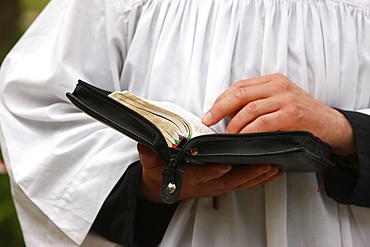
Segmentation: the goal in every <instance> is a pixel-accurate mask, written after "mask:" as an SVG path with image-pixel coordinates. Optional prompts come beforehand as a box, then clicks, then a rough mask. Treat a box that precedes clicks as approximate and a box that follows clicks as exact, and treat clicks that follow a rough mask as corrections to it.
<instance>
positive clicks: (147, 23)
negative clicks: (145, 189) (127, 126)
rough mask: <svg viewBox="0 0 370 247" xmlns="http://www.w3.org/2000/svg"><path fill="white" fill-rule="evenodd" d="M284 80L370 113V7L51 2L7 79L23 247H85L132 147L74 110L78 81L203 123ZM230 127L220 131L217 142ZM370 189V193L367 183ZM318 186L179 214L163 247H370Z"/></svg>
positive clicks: (131, 157) (290, 2)
mask: <svg viewBox="0 0 370 247" xmlns="http://www.w3.org/2000/svg"><path fill="white" fill-rule="evenodd" d="M277 72H278V73H282V74H284V75H286V76H287V77H288V78H289V79H291V80H292V81H293V82H294V83H296V84H297V85H299V86H300V87H301V88H303V89H304V90H305V91H307V92H308V93H310V94H311V95H313V96H314V97H315V98H317V99H318V100H320V101H321V102H323V103H325V104H327V105H329V106H332V107H337V108H341V109H347V110H356V111H359V112H363V113H365V114H370V1H368V0H343V1H342V0H105V1H103V0H78V1H66V0H53V1H51V2H50V3H49V5H48V6H47V7H46V9H45V10H44V11H43V13H42V14H41V15H40V16H39V17H38V19H37V20H36V21H35V23H34V24H33V25H32V26H31V28H30V29H29V30H28V31H27V32H26V34H25V35H24V36H23V37H22V39H21V40H20V41H19V43H18V44H17V45H16V46H15V47H14V49H13V50H12V51H11V52H10V54H9V55H8V57H7V58H6V60H5V61H4V63H3V65H2V69H1V72H0V91H1V103H0V140H1V148H2V149H3V152H4V158H5V161H6V164H7V169H8V173H9V175H10V178H11V183H12V192H13V195H14V200H15V203H16V207H17V211H18V214H19V219H20V222H21V226H22V230H23V232H24V236H25V241H26V243H27V246H78V245H80V244H81V243H82V241H83V240H84V238H85V237H86V235H87V233H88V231H89V228H90V226H91V224H92V222H93V221H94V218H95V216H96V215H97V213H98V211H99V209H100V207H101V205H102V203H103V202H104V200H105V198H106V197H107V196H108V194H109V192H110V191H111V189H112V188H113V186H114V185H115V183H116V182H117V181H118V179H119V178H120V177H121V176H122V174H123V173H124V172H125V170H126V168H127V167H128V165H129V164H130V163H132V162H133V161H135V160H137V159H138V157H137V151H136V144H135V143H134V142H133V141H131V140H129V139H128V138H126V137H124V136H123V135H120V134H117V132H116V131H114V130H112V129H110V128H109V127H106V126H104V125H102V124H100V123H98V122H97V121H95V120H93V119H92V118H90V117H88V116H86V115H85V114H84V113H81V112H80V111H79V110H77V109H76V108H75V107H74V106H72V105H71V104H70V102H69V101H68V100H67V98H66V97H65V93H66V92H70V91H72V90H73V89H74V87H75V84H76V82H77V80H78V79H83V80H86V81H88V82H91V83H94V84H95V85H97V86H99V87H102V88H105V89H107V90H112V91H113V90H125V89H128V90H130V91H132V92H133V93H135V94H138V95H140V96H142V97H146V98H149V99H153V100H167V101H171V102H174V103H176V104H178V105H181V106H183V107H185V108H187V109H188V110H190V111H192V112H193V113H194V114H196V115H198V116H202V114H204V113H205V112H206V111H207V110H208V109H209V108H210V107H211V105H212V103H213V102H214V100H215V99H216V98H217V96H218V95H220V94H221V93H222V92H223V91H224V90H226V89H227V88H228V87H229V86H230V85H231V84H232V83H235V82H236V81H238V80H241V79H246V78H251V77H255V76H259V75H266V74H270V73H277ZM225 126H226V122H221V123H219V124H217V126H216V128H218V130H219V131H223V130H224V129H225ZM369 182H370V181H369ZM317 187H318V181H317V178H316V176H315V175H314V174H287V175H285V176H284V177H283V178H282V179H280V180H278V181H275V182H273V183H271V184H269V185H266V186H263V187H258V188H255V189H252V190H247V191H240V192H235V193H229V194H226V195H223V196H220V197H219V209H218V210H217V211H216V210H214V209H213V208H212V199H211V198H203V199H191V200H186V201H183V202H182V203H181V204H180V206H179V208H178V210H177V211H176V213H175V215H174V217H173V219H172V221H171V223H170V225H169V227H168V229H167V232H166V234H165V236H164V239H163V242H162V244H161V245H162V246H197V247H199V246H269V247H275V246H276V247H280V246H281V247H285V246H289V247H291V246H293V247H296V246H316V247H319V246H323V247H330V246H333V247H338V246H343V247H349V246H355V247H356V246H370V234H369V232H370V209H368V208H361V207H356V206H346V205H341V204H338V203H336V202H335V201H334V200H332V199H331V198H329V197H327V196H326V194H325V192H324V190H322V191H321V192H319V193H318V192H316V191H317Z"/></svg>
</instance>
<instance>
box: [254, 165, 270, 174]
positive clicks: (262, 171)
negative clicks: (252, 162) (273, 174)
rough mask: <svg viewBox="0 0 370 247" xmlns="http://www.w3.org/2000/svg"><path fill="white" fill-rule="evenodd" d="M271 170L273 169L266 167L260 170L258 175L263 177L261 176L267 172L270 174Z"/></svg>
mask: <svg viewBox="0 0 370 247" xmlns="http://www.w3.org/2000/svg"><path fill="white" fill-rule="evenodd" d="M270 170H271V167H266V166H264V167H261V168H259V169H258V170H257V173H258V175H261V174H264V173H266V172H268V171H270Z"/></svg>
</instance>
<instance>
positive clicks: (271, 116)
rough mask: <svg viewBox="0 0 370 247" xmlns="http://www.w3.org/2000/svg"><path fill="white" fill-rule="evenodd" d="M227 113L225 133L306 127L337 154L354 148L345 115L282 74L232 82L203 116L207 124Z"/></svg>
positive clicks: (213, 122)
mask: <svg viewBox="0 0 370 247" xmlns="http://www.w3.org/2000/svg"><path fill="white" fill-rule="evenodd" d="M226 116H228V117H229V118H230V122H229V124H228V126H227V129H226V133H252V132H267V131H277V130H306V131H309V132H311V133H313V134H314V135H316V136H317V137H319V138H320V139H321V140H323V141H325V142H327V143H329V144H331V145H332V146H333V149H334V152H335V153H337V154H341V155H347V154H350V153H353V152H354V151H355V144H354V139H353V133H352V127H351V125H350V123H349V122H348V120H347V119H346V118H345V116H344V115H343V114H341V113H340V112H339V111H337V110H335V109H333V108H331V107H329V106H326V105H325V104H323V103H321V102H319V101H318V100H316V99H315V98H313V97H312V96H310V95H309V94H308V93H306V92H305V91H304V90H302V89H301V88H299V87H298V86H296V85H295V84H294V83H292V82H291V81H290V80H289V79H288V78H286V77H285V76H284V75H281V74H273V75H267V76H261V77H256V78H251V79H247V80H241V81H239V82H237V83H235V84H233V85H232V86H231V87H230V88H228V89H227V90H226V91H225V92H224V93H222V94H221V95H220V96H219V97H218V98H217V99H216V101H215V103H214V104H213V106H212V107H211V109H210V110H209V111H208V112H207V113H206V114H205V115H204V116H203V119H202V120H203V123H204V124H206V125H209V126H210V125H213V124H215V123H217V122H218V121H220V120H221V119H223V118H224V117H226Z"/></svg>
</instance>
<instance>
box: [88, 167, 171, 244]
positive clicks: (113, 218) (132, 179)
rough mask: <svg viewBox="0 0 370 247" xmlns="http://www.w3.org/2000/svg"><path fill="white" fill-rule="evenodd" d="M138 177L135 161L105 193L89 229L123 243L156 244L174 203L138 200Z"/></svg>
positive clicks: (139, 169) (168, 219)
mask: <svg viewBox="0 0 370 247" xmlns="http://www.w3.org/2000/svg"><path fill="white" fill-rule="evenodd" d="M140 178H141V164H140V162H139V161H137V162H135V163H133V164H131V165H130V166H129V168H128V169H127V171H126V172H125V174H124V175H123V176H122V178H121V179H120V180H119V181H118V182H117V184H116V185H115V187H114V188H113V190H112V192H111V193H110V194H109V196H108V198H107V199H106V201H105V202H104V204H103V206H102V208H101V209H100V211H99V213H98V216H97V217H96V219H95V221H94V223H93V226H92V229H91V230H92V231H94V232H96V233H97V234H99V235H101V236H102V237H104V238H106V239H108V240H110V241H112V242H115V243H119V244H122V245H124V246H148V247H149V246H158V244H159V243H160V241H161V240H162V238H163V235H164V233H165V231H166V229H167V226H168V224H169V222H170V220H171V218H172V216H173V214H174V212H175V210H176V208H177V206H178V203H177V204H172V205H167V204H160V203H153V202H150V201H146V200H143V199H139V198H138V197H137V191H138V190H137V188H138V185H139V182H140ZM143 236H144V237H143Z"/></svg>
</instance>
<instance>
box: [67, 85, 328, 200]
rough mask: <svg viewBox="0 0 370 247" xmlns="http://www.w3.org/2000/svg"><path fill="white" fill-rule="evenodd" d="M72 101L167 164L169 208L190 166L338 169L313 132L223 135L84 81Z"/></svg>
mask: <svg viewBox="0 0 370 247" xmlns="http://www.w3.org/2000/svg"><path fill="white" fill-rule="evenodd" d="M66 96H67V97H68V99H69V100H70V101H71V102H72V103H73V104H74V105H75V106H76V107H77V108H79V109H80V110H82V111H83V112H85V113H86V114H88V115H89V116H91V117H93V118H95V119H96V120H98V121H100V122H102V123H104V124H106V125H108V126H109V127H111V128H113V129H115V130H117V131H118V132H120V133H121V134H123V135H125V136H127V137H129V138H131V139H133V140H135V141H136V142H139V143H141V144H143V145H146V146H148V147H150V148H152V149H153V150H154V151H155V152H156V153H157V154H158V155H159V156H160V157H161V158H162V159H163V161H164V163H165V167H164V170H163V173H162V185H161V192H160V193H161V197H162V199H163V201H164V202H165V203H175V202H176V201H177V200H178V197H179V195H180V192H181V186H182V181H183V175H184V173H183V172H184V169H186V166H187V164H189V163H193V164H196V165H204V164H209V163H227V164H232V165H248V164H272V165H276V166H278V167H279V169H280V170H281V171H283V172H322V171H323V170H324V169H325V168H326V167H334V166H335V163H334V162H332V161H331V160H330V157H331V155H332V147H331V146H330V145H329V144H327V143H324V142H323V141H321V140H320V139H319V138H317V137H316V136H314V135H313V134H312V133H310V132H307V131H299V130H297V131H274V132H262V133H248V134H222V133H218V132H217V131H216V130H214V129H213V128H211V127H208V126H205V125H203V124H202V123H201V120H200V118H199V117H197V116H195V115H194V114H192V113H191V112H189V111H187V110H186V109H184V108H181V107H179V106H177V105H175V104H173V103H170V102H162V101H152V100H147V99H144V98H141V97H139V96H136V95H134V94H132V93H130V92H128V91H121V92H110V91H107V90H104V89H101V88H98V87H96V86H93V85H92V84H90V83H87V82H84V81H82V80H79V81H78V83H77V85H76V87H75V88H74V90H73V92H68V93H66Z"/></svg>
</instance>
